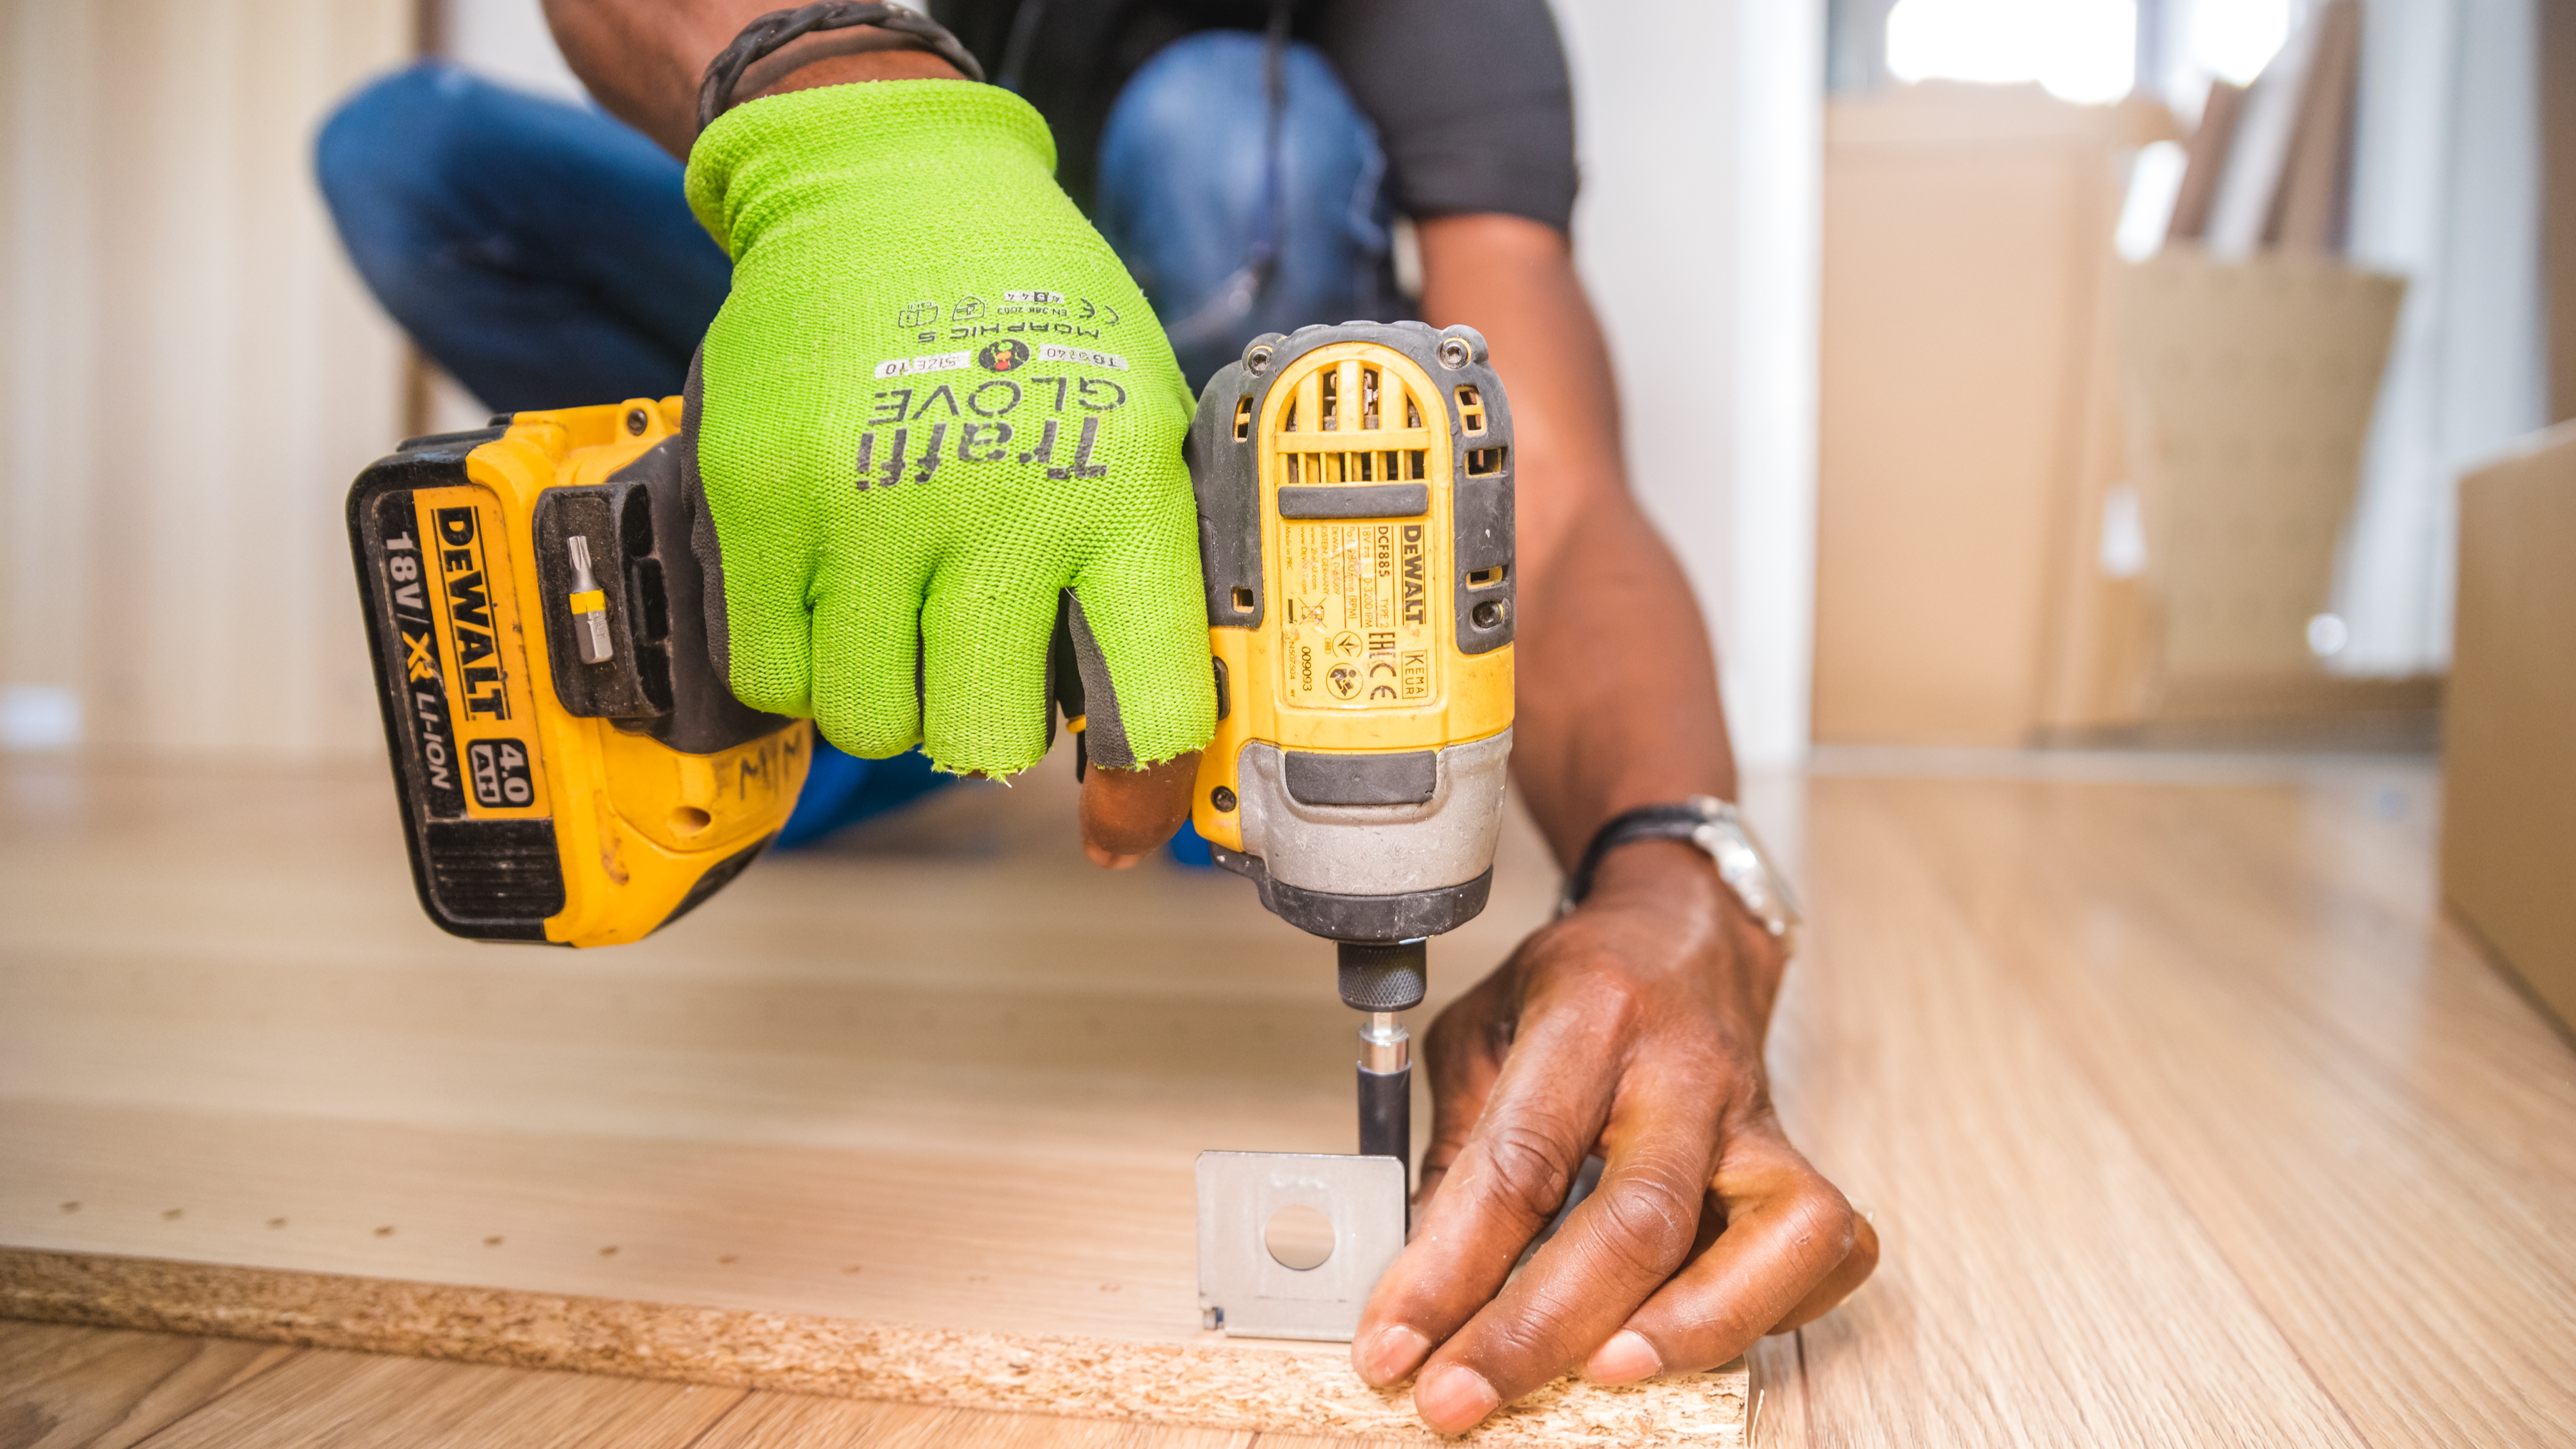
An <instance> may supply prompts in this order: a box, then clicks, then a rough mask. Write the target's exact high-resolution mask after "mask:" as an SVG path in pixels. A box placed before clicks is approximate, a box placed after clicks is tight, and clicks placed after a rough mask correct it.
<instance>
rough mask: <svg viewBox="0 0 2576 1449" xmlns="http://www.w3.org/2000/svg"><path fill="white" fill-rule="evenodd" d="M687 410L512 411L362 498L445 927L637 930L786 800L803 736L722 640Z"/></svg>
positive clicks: (380, 671)
mask: <svg viewBox="0 0 2576 1449" xmlns="http://www.w3.org/2000/svg"><path fill="white" fill-rule="evenodd" d="M679 420H680V399H678V398H664V399H659V400H656V399H651V398H639V399H632V400H629V401H627V402H623V403H619V404H616V405H615V406H609V407H590V408H572V409H566V410H562V411H557V412H542V413H539V412H528V413H519V414H516V415H515V416H505V417H500V418H495V419H494V420H493V423H492V426H490V427H488V428H482V429H478V430H475V431H472V432H465V433H447V434H439V435H436V436H432V437H425V438H414V439H412V440H410V441H408V442H406V443H404V444H403V445H402V447H401V448H400V449H399V450H398V451H397V452H395V453H394V454H393V455H392V456H390V457H387V458H383V459H380V460H378V461H377V462H376V463H374V464H372V465H370V466H369V467H368V468H367V470H366V471H365V472H363V473H361V474H360V475H359V476H358V480H357V482H356V483H355V484H354V485H353V486H352V487H351V489H350V491H349V500H348V522H349V541H350V547H351V550H352V552H353V554H354V556H355V559H356V562H357V570H358V588H359V592H360V594H361V595H362V597H363V601H364V605H365V610H366V622H367V638H368V643H369V645H370V647H371V649H372V650H373V653H374V656H375V665H376V675H377V682H378V685H379V691H380V698H381V701H382V704H383V708H384V723H385V744H386V748H387V750H388V752H389V754H390V756H391V758H392V761H393V771H394V781H395V785H396V792H397V795H398V796H399V798H400V801H401V805H402V811H403V821H404V826H405V834H406V836H407V838H408V841H409V844H410V847H411V863H412V879H413V883H414V885H415V886H416V888H417V889H418V891H419V894H420V902H421V905H422V907H423V908H424V909H425V910H427V911H428V913H429V916H430V918H431V919H432V920H433V921H435V922H437V923H438V925H439V926H440V927H442V928H443V929H445V930H447V931H449V932H452V933H454V934H456V935H459V936H466V937H471V938H474V939H477V940H487V941H544V942H553V943H555V944H558V945H566V946H605V945H614V944H617V943H619V942H624V941H633V940H637V939H640V938H642V937H644V936H646V935H649V934H651V933H652V932H653V931H655V930H657V929H659V928H660V927H662V926H664V925H667V924H669V923H670V922H672V921H674V920H677V919H679V918H680V917H681V916H683V915H686V914H687V913H688V912H689V911H690V910H692V909H694V908H695V907H696V906H697V905H698V904H700V903H701V902H703V901H705V900H706V899H707V898H708V897H709V896H711V895H713V894H714V893H715V892H716V891H717V890H719V889H721V888H722V887H723V886H724V884H725V883H726V882H727V881H730V880H731V879H733V877H734V876H736V875H737V874H739V873H740V872H741V871H742V870H743V868H744V867H746V866H748V865H749V864H750V863H751V862H752V860H753V859H754V858H756V857H757V856H758V855H759V854H760V852H761V850H762V849H763V848H764V847H766V846H767V845H768V843H769V842H770V840H771V839H773V838H774V837H775V836H776V835H777V833H778V830H779V828H780V827H781V826H782V825H784V824H785V823H786V820H787V815H788V812H789V811H790V810H792V809H793V808H794V806H795V803H796V795H797V791H798V790H799V789H800V788H802V786H803V784H804V780H805V772H806V768H807V766H808V764H809V763H810V758H811V748H812V747H811V740H812V733H811V727H810V726H809V725H808V724H807V723H806V722H805V721H803V720H791V719H786V718H782V717H780V716H777V715H769V714H762V713H760V712H758V711H755V710H752V709H750V708H747V707H746V706H744V705H743V704H741V703H740V702H739V701H737V700H736V699H735V698H734V697H733V694H732V692H731V691H730V690H729V689H727V688H726V687H725V684H724V681H723V679H722V677H721V676H720V675H719V674H718V673H717V672H716V669H715V666H714V664H713V662H712V661H711V659H710V658H709V655H708V650H707V641H706V626H705V613H704V607H703V593H702V588H701V576H700V571H699V568H698V564H697V560H696V557H695V555H694V554H693V553H692V552H691V549H690V527H691V513H690V507H691V505H690V503H689V500H688V497H687V494H686V491H685V489H684V487H683V481H682V477H681V473H680V467H679V455H678V452H677V450H678V448H679V447H680V440H679V438H678V436H677V429H678V425H679Z"/></svg>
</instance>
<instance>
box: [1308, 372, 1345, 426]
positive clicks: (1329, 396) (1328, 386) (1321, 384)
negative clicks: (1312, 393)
mask: <svg viewBox="0 0 2576 1449" xmlns="http://www.w3.org/2000/svg"><path fill="white" fill-rule="evenodd" d="M1316 382H1317V384H1318V387H1317V396H1318V397H1319V399H1320V401H1318V402H1317V403H1316V405H1315V411H1316V413H1317V414H1318V415H1319V416H1320V417H1321V418H1322V419H1323V421H1321V422H1319V423H1317V424H1316V425H1315V428H1316V431H1318V432H1325V433H1330V432H1337V431H1339V430H1340V429H1341V426H1342V370H1341V369H1340V368H1338V367H1328V368H1326V369H1324V370H1323V371H1322V372H1320V373H1317V374H1316Z"/></svg>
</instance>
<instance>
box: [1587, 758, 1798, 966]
mask: <svg viewBox="0 0 2576 1449" xmlns="http://www.w3.org/2000/svg"><path fill="white" fill-rule="evenodd" d="M1641 840H1677V841H1681V842H1683V843H1685V844H1687V845H1689V846H1690V847H1691V848H1693V849H1695V850H1697V851H1699V852H1700V853H1701V854H1703V855H1706V856H1707V857H1708V858H1709V861H1710V863H1711V864H1712V865H1714V866H1715V867H1716V868H1717V878H1718V881H1719V882H1720V883H1721V884H1723V885H1724V886H1725V887H1726V888H1727V890H1728V892H1729V893H1730V894H1732V895H1733V896H1734V897H1735V899H1736V903H1737V904H1739V905H1741V906H1742V907H1744V910H1745V912H1746V913H1747V914H1748V915H1750V916H1752V917H1753V918H1754V920H1756V921H1757V922H1759V923H1760V924H1761V926H1762V927H1763V929H1764V930H1766V931H1768V932H1770V933H1771V935H1772V936H1773V937H1774V938H1775V939H1777V940H1778V941H1779V942H1780V943H1781V946H1782V948H1783V949H1784V950H1785V951H1787V952H1788V953H1790V954H1792V955H1794V954H1796V951H1797V935H1798V925H1799V913H1798V904H1797V901H1796V899H1795V898H1794V897H1793V896H1792V894H1791V892H1790V890H1789V883H1788V881H1787V880H1785V879H1783V878H1782V877H1781V875H1780V873H1779V871H1778V870H1777V869H1776V868H1775V867H1774V866H1773V865H1772V864H1771V859H1770V857H1769V855H1768V854H1766V853H1765V852H1764V851H1763V849H1762V846H1761V843H1760V842H1759V841H1758V840H1756V839H1755V837H1754V835H1753V831H1752V829H1751V828H1750V827H1749V826H1747V825H1746V824H1745V822H1744V817H1743V815H1742V813H1741V812H1739V811H1738V810H1737V809H1736V808H1735V807H1734V806H1733V805H1730V804H1728V803H1727V802H1725V801H1723V800H1719V799H1717V798H1715V797H1714V796H1709V795H1694V796H1692V797H1691V798H1689V799H1688V800H1679V801H1673V802H1670V803H1667V804H1661V805H1644V806H1640V807H1638V808H1637V809H1634V810H1629V811H1625V812H1622V813H1621V814H1618V815H1615V816H1613V817H1611V819H1610V821H1609V822H1608V823H1607V824H1605V825H1603V826H1602V827H1601V828H1600V830H1598V831H1596V832H1594V834H1593V837H1592V843H1591V844H1590V845H1589V846H1587V847H1585V849H1584V852H1583V859H1582V861H1581V862H1580V863H1578V864H1577V865H1576V866H1575V868H1574V873H1573V874H1572V875H1569V876H1567V877H1566V880H1565V890H1564V893H1563V894H1562V895H1561V896H1560V897H1559V898H1558V901H1557V914H1559V915H1563V914H1565V913H1566V912H1568V911H1571V910H1573V909H1574V908H1575V907H1576V906H1577V905H1579V904H1581V903H1582V901H1583V899H1584V897H1586V896H1588V895H1590V894H1591V893H1592V883H1593V877H1594V875H1595V873H1596V872H1598V870H1599V869H1600V866H1601V861H1602V858H1603V857H1604V856H1607V855H1608V854H1609V853H1610V852H1611V851H1614V850H1616V849H1618V848H1619V847H1620V846H1623V845H1633V844H1635V843H1637V842H1638V841H1641Z"/></svg>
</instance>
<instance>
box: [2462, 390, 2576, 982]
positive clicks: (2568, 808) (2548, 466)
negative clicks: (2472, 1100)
mask: <svg viewBox="0 0 2576 1449" xmlns="http://www.w3.org/2000/svg"><path fill="white" fill-rule="evenodd" d="M2571 560H2576V423H2562V424H2560V425H2559V426H2557V427H2555V428H2552V429H2550V430H2549V431H2547V432H2545V433H2541V434H2539V435H2537V436H2536V437H2535V438H2533V439H2532V440H2531V442H2530V444H2529V445H2528V447H2527V448H2526V449H2525V450H2524V451H2523V452H2521V453H2519V454H2517V455H2516V456H2514V457H2511V458H2508V459H2506V460H2504V461H2503V462H2500V463H2496V464H2494V465H2493V466H2490V467H2488V468H2485V469H2483V470H2481V471H2479V472H2477V473H2475V474H2472V475H2471V476H2470V477H2468V478H2467V479H2465V480H2463V481H2462V483H2461V484H2460V584H2459V606H2458V614H2457V626H2456V628H2457V632H2456V635H2455V642H2454V645H2453V654H2452V662H2451V680H2450V686H2449V690H2448V698H2447V715H2446V718H2445V720H2444V726H2443V735H2444V741H2443V749H2442V775H2443V812H2442V894H2443V895H2444V896H2445V897H2447V898H2448V899H2449V901H2450V903H2451V906H2452V908H2453V909H2454V910H2456V911H2457V912H2458V913H2459V914H2460V916H2461V917H2463V918H2464V919H2465V920H2466V921H2467V922H2468V924H2469V925H2470V926H2471V927H2472V928H2473V929H2474V930H2475V931H2476V933H2477V934H2478V935H2479V936H2481V937H2483V938H2485V940H2486V942H2487V943H2488V945H2489V946H2491V947H2492V948H2493V949H2494V951H2495V953H2496V954H2497V955H2498V956H2500V957H2501V958H2502V959H2503V960H2504V962H2505V964H2507V965H2508V966H2510V967H2511V968H2512V970H2513V971H2514V972H2515V973H2516V974H2517V975H2519V976H2520V977H2521V978H2522V979H2523V980H2524V981H2525V982H2526V983H2528V984H2529V985H2530V987H2531V990H2532V992H2533V994H2535V995H2536V996H2538V997H2539V998H2540V999H2541V1000H2542V1001H2543V1002H2545V1003H2546V1004H2547V1005H2548V1006H2549V1008H2550V1009H2551V1010H2553V1011H2555V1012H2557V1014H2558V1018H2559V1020H2560V1021H2561V1022H2562V1023H2565V1024H2567V1025H2568V1026H2569V1027H2570V1028H2571V1029H2576V565H2571Z"/></svg>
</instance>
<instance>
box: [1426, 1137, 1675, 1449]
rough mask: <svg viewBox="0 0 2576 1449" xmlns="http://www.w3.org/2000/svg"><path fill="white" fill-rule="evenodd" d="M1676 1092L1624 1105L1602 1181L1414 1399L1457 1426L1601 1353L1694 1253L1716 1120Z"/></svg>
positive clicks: (1438, 1362) (1606, 1141)
mask: <svg viewBox="0 0 2576 1449" xmlns="http://www.w3.org/2000/svg"><path fill="white" fill-rule="evenodd" d="M1694 1107H1695V1104H1694V1103H1693V1102H1692V1101H1690V1100H1689V1099H1687V1098H1685V1097H1682V1096H1680V1095H1678V1094H1666V1095H1664V1096H1663V1098H1662V1100H1660V1101H1655V1102H1646V1103H1640V1104H1638V1105H1635V1106H1632V1107H1625V1108H1623V1114H1622V1115H1632V1116H1634V1117H1635V1118H1636V1119H1637V1121H1638V1123H1639V1125H1638V1126H1637V1127H1635V1128H1633V1129H1624V1128H1622V1127H1621V1126H1619V1125H1618V1124H1617V1122H1616V1121H1615V1119H1614V1125H1613V1127H1612V1129H1611V1130H1610V1131H1609V1132H1607V1133H1605V1134H1604V1136H1603V1138H1602V1146H1603V1148H1604V1151H1605V1156H1606V1158H1607V1166H1606V1167H1605V1168H1604V1169H1603V1171H1602V1174H1601V1184H1600V1186H1599V1187H1598V1188H1597V1189H1595V1190H1594V1192H1593V1194H1592V1195H1591V1196H1590V1197H1588V1198H1586V1199H1584V1201H1583V1203H1582V1204H1581V1205H1580V1206H1578V1207H1577V1208H1575V1210H1574V1211H1573V1212H1572V1213H1571V1214H1569V1215H1568V1217H1567V1218H1566V1222H1565V1226H1564V1227H1563V1228H1562V1229H1560V1230H1559V1231H1558V1233H1557V1235H1556V1236H1555V1237H1553V1238H1551V1239H1549V1240H1548V1243H1547V1245H1546V1246H1545V1247H1543V1248H1541V1249H1539V1251H1538V1253H1537V1254H1536V1256H1534V1257H1532V1258H1531V1259H1530V1261H1529V1265H1528V1266H1527V1267H1526V1268H1524V1269H1523V1270H1522V1271H1521V1273H1520V1275H1519V1276H1518V1277H1516V1278H1514V1279H1512V1280H1511V1281H1510V1282H1509V1283H1508V1284H1506V1285H1505V1286H1504V1287H1503V1289H1502V1291H1501V1292H1500V1293H1498V1294H1496V1295H1495V1297H1494V1300H1493V1302H1492V1303H1490V1304H1488V1305H1486V1306H1485V1307H1483V1308H1481V1309H1480V1310H1478V1311H1477V1312H1476V1313H1475V1315H1474V1316H1473V1317H1472V1318H1469V1319H1468V1320H1467V1321H1466V1323H1465V1324H1464V1325H1462V1326H1461V1327H1459V1328H1458V1329H1457V1331H1456V1332H1455V1333H1454V1334H1453V1335H1451V1336H1450V1338H1449V1340H1448V1341H1447V1342H1446V1343H1443V1344H1442V1345H1441V1346H1440V1348H1439V1350H1438V1351H1437V1352H1435V1353H1433V1354H1432V1355H1431V1357H1430V1359H1429V1361H1428V1362H1426V1363H1425V1364H1424V1365H1423V1368H1422V1373H1421V1380H1420V1382H1419V1383H1418V1384H1417V1385H1416V1387H1415V1390H1414V1406H1415V1408H1416V1410H1417V1411H1418V1412H1419V1413H1420V1414H1421V1415H1422V1418H1423V1422H1425V1423H1426V1424H1428V1425H1430V1426H1431V1427H1432V1428H1433V1429H1435V1430H1438V1431H1440V1432H1442V1433H1452V1434H1454V1433H1459V1432H1462V1431H1464V1430H1466V1429H1468V1428H1470V1427H1472V1426H1473V1425H1474V1424H1475V1423H1476V1421H1477V1420H1479V1419H1482V1418H1483V1417H1484V1416H1485V1415H1486V1414H1487V1413H1490V1412H1492V1410H1493V1408H1494V1406H1495V1405H1496V1404H1499V1403H1504V1402H1508V1401H1509V1400H1512V1399H1516V1398H1519V1397H1520V1396H1521V1395H1523V1394H1526V1393H1528V1392H1530V1391H1531V1390H1532V1389H1535V1388H1538V1387H1539V1386H1541V1385H1542V1384H1545V1383H1547V1382H1548V1381H1549V1380H1551V1379H1554V1378H1555V1377H1556V1376H1557V1375H1558V1374H1561V1373H1563V1372H1565V1371H1566V1370H1567V1369H1568V1368H1570V1367H1572V1366H1573V1365H1574V1364H1576V1363H1579V1362H1581V1361H1583V1360H1584V1359H1585V1358H1586V1357H1588V1356H1591V1355H1592V1354H1593V1353H1594V1351H1595V1349H1596V1348H1597V1347H1598V1346H1599V1345H1601V1344H1602V1343H1603V1342H1604V1341H1605V1340H1608V1339H1609V1338H1610V1337H1611V1335H1612V1334H1613V1333H1615V1332H1616V1331H1617V1330H1618V1329H1619V1327H1620V1325H1621V1324H1622V1323H1623V1322H1625V1321H1626V1320H1627V1318H1628V1317H1629V1315H1630V1314H1631V1313H1632V1312H1634V1310H1635V1307H1636V1305H1637V1304H1639V1303H1642V1302H1644V1301H1646V1300H1647V1298H1648V1297H1649V1295H1651V1294H1653V1293H1654V1292H1655V1290H1656V1288H1657V1287H1658V1285H1660V1284H1662V1283H1663V1282H1664V1281H1665V1279H1666V1278H1667V1277H1669V1276H1670V1275H1671V1274H1672V1272H1673V1270H1674V1269H1676V1268H1678V1267H1680V1266H1681V1265H1682V1262H1683V1260H1684V1258H1685V1257H1686V1256H1687V1255H1688V1254H1689V1252H1690V1248H1691V1242H1692V1237H1693V1234H1694V1232H1695V1231H1696V1230H1697V1228H1698V1226H1699V1221H1700V1215H1701V1210H1702V1199H1703V1195H1704V1193H1705V1185H1706V1183H1707V1181H1708V1169H1709V1155H1710V1149H1709V1144H1710V1143H1711V1142H1712V1141H1714V1140H1715V1126H1716V1124H1715V1122H1714V1121H1713V1120H1710V1116H1709V1114H1706V1113H1704V1112H1702V1111H1699V1110H1694Z"/></svg>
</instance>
